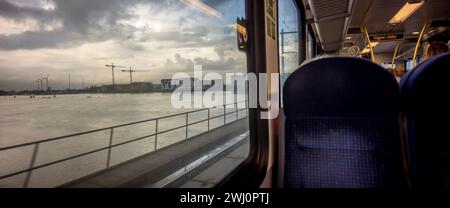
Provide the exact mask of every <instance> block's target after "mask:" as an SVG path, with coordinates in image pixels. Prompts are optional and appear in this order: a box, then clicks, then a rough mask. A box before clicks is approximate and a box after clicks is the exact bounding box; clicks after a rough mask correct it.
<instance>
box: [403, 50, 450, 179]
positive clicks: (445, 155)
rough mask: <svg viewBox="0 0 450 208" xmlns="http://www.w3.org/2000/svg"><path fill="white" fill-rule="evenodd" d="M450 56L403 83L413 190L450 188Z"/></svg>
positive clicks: (428, 63) (427, 64)
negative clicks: (414, 188) (449, 120)
mask: <svg viewBox="0 0 450 208" xmlns="http://www.w3.org/2000/svg"><path fill="white" fill-rule="evenodd" d="M449 77H450V53H447V54H442V55H439V56H436V57H433V58H431V59H430V60H427V61H425V62H423V63H421V64H420V65H418V66H417V67H416V68H415V69H413V71H411V72H410V73H409V74H408V76H405V77H404V78H403V79H402V81H401V93H402V96H401V97H402V98H401V100H402V101H401V102H402V111H404V114H405V120H406V136H407V142H408V145H407V146H408V151H409V159H410V162H409V167H410V168H409V170H410V171H409V172H410V178H411V181H412V185H413V187H416V188H445V187H447V188H449V187H450V185H449V184H450V175H449V172H450V170H449V169H450V164H449V162H450V160H449V149H450V131H448V130H447V128H449V127H450V122H448V119H449V118H450V100H449V97H450V82H449V80H448V79H449Z"/></svg>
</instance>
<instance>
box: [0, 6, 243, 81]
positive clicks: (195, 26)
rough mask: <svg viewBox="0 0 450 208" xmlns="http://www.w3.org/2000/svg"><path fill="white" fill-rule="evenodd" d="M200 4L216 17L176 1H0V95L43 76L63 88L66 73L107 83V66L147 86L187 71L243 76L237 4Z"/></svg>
mask: <svg viewBox="0 0 450 208" xmlns="http://www.w3.org/2000/svg"><path fill="white" fill-rule="evenodd" d="M43 2H44V3H45V4H44V3H43ZM204 2H205V3H206V4H208V5H210V6H212V7H214V8H215V9H217V10H222V11H220V12H221V13H222V14H224V16H223V18H222V19H217V18H211V17H208V16H205V15H204V14H202V13H201V12H198V11H196V10H195V9H193V8H190V7H187V6H186V5H184V4H182V3H180V1H179V0H164V1H162V0H53V1H52V0H46V1H41V0H17V1H16V0H15V1H6V0H0V57H2V58H1V59H0V77H2V78H1V79H2V80H0V89H3V87H6V86H14V87H18V86H21V85H22V84H23V85H24V86H27V87H30V86H31V87H32V86H34V85H33V81H32V80H35V79H36V78H38V77H41V76H44V75H46V74H51V79H52V80H53V81H54V82H53V83H55V84H56V83H65V82H66V79H67V74H68V73H71V75H72V76H73V77H77V76H78V77H83V78H84V79H85V80H91V81H92V83H93V84H107V83H109V82H110V80H111V77H110V76H111V73H110V71H109V72H108V71H107V69H106V68H105V67H104V65H105V64H106V63H111V62H114V63H117V64H120V65H123V66H132V67H133V68H136V69H143V70H150V71H151V73H136V75H134V76H133V78H135V80H136V81H144V80H145V81H148V80H150V81H154V82H158V79H159V78H167V77H171V75H172V74H173V72H178V71H186V72H192V71H193V66H194V64H202V65H203V68H204V70H206V71H208V70H209V71H230V70H243V69H245V54H244V53H242V52H238V51H237V49H236V37H235V35H236V32H235V30H234V28H233V27H232V25H233V23H234V22H235V21H236V17H238V16H242V14H240V13H239V12H241V9H242V8H241V7H242V5H241V3H239V1H226V0H220V1H218V0H205V1H204ZM224 11H227V12H224ZM2 21H8V25H6V24H2ZM18 26H20V27H18ZM6 27H9V28H6ZM14 27H15V28H14ZM5 28H6V29H10V30H9V31H6V30H5ZM5 31H6V32H5ZM11 80H14V82H16V83H21V84H12V82H13V81H11ZM116 81H117V82H118V83H121V82H124V83H127V82H128V75H127V74H126V73H117V74H116ZM25 83H29V84H25ZM30 83H31V84H30ZM61 86H63V84H61ZM8 89H9V88H8Z"/></svg>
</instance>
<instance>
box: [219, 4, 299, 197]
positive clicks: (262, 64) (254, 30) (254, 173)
mask: <svg viewBox="0 0 450 208" xmlns="http://www.w3.org/2000/svg"><path fill="white" fill-rule="evenodd" d="M293 1H294V2H295V3H296V6H297V9H298V19H299V21H298V24H299V25H298V27H299V28H302V30H301V31H300V32H299V33H298V34H299V43H298V44H299V46H298V47H299V56H298V57H299V60H298V64H299V65H300V64H301V63H302V62H303V61H304V60H305V55H306V47H305V46H306V41H305V34H306V33H305V29H304V28H305V26H306V25H305V8H304V5H303V3H302V1H301V0H293ZM277 4H278V1H277ZM277 8H278V6H277ZM277 15H278V12H277ZM261 17H265V6H264V1H260V0H246V19H247V31H248V34H249V41H248V45H247V46H248V48H247V71H248V72H253V73H256V74H259V73H266V71H267V70H266V47H265V46H266V44H265V41H266V31H265V18H261ZM277 19H278V16H277ZM276 29H277V31H278V29H279V28H278V24H277V28H276ZM278 48H279V41H278V39H277V53H276V54H277V56H278V62H279V56H280V54H279V50H278ZM279 71H280V69H279V63H278V72H279ZM279 84H280V83H279ZM280 85H281V84H280ZM258 87H259V86H258ZM280 92H281V89H280ZM279 102H280V105H281V100H280V101H279ZM263 111H265V109H262V108H260V107H258V108H250V109H249V132H250V150H249V157H248V158H247V159H246V160H245V161H244V162H242V163H241V164H240V165H239V166H238V167H237V168H236V169H234V170H233V171H232V172H231V173H230V174H228V175H227V176H226V177H225V178H224V179H222V180H221V181H220V182H219V183H218V184H217V185H216V186H215V187H216V188H229V187H233V188H236V187H243V188H255V187H260V185H261V183H262V182H263V180H264V178H265V176H266V172H267V167H268V162H269V142H270V141H269V131H268V129H269V122H268V120H265V119H260V115H261V112H263ZM280 113H282V112H280ZM281 130H284V129H281ZM274 155H275V156H278V152H275V153H274ZM273 161H274V162H273V165H274V167H273V170H272V171H273V172H272V173H273V174H272V177H273V179H274V180H272V181H273V182H274V183H276V181H277V180H276V179H277V177H278V170H279V168H281V167H279V164H278V162H277V161H278V160H277V158H275V159H274V160H273ZM274 187H275V186H274Z"/></svg>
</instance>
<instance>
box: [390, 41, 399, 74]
mask: <svg viewBox="0 0 450 208" xmlns="http://www.w3.org/2000/svg"><path fill="white" fill-rule="evenodd" d="M399 46H400V43H399V44H397V45H396V46H395V50H394V55H393V56H392V68H394V64H395V57H396V56H397V52H398V47H399Z"/></svg>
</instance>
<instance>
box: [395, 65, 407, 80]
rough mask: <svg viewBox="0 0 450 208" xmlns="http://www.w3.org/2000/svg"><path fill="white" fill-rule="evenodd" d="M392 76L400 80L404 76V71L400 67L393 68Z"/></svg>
mask: <svg viewBox="0 0 450 208" xmlns="http://www.w3.org/2000/svg"><path fill="white" fill-rule="evenodd" d="M394 74H395V76H396V77H399V78H401V77H402V76H403V75H404V74H405V71H404V70H403V69H402V67H395V69H394Z"/></svg>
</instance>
